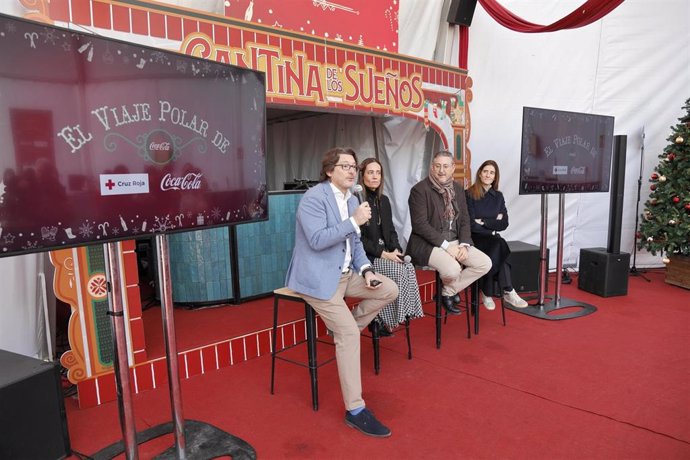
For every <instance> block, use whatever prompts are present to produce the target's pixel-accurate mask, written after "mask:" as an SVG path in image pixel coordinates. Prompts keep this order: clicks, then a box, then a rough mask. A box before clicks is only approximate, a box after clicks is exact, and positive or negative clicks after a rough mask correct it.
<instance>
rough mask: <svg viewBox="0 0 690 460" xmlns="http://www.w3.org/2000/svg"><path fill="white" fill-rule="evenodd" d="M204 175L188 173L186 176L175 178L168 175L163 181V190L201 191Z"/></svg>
mask: <svg viewBox="0 0 690 460" xmlns="http://www.w3.org/2000/svg"><path fill="white" fill-rule="evenodd" d="M202 177H203V173H192V172H190V173H187V174H185V175H184V176H173V175H172V174H170V173H168V174H166V175H165V176H163V179H161V190H199V189H200V188H201V178H202Z"/></svg>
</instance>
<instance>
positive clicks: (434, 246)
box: [406, 150, 491, 315]
mask: <svg viewBox="0 0 690 460" xmlns="http://www.w3.org/2000/svg"><path fill="white" fill-rule="evenodd" d="M454 171H455V161H454V160H453V155H452V154H451V153H450V152H448V151H446V150H441V151H440V152H436V153H435V154H434V156H433V158H432V160H431V168H430V169H429V177H427V178H425V179H422V180H421V181H419V182H418V183H417V184H416V185H415V186H414V187H412V190H410V198H409V200H408V204H409V205H410V219H411V220H412V233H411V235H410V238H409V240H408V244H407V250H406V253H407V254H409V255H410V257H412V261H413V262H414V263H415V264H416V265H425V266H430V267H432V268H433V269H434V270H436V271H437V272H438V273H439V274H440V275H441V281H442V282H443V292H442V293H441V296H442V301H443V306H444V308H445V309H446V311H448V313H450V314H454V315H458V314H460V309H459V308H458V307H457V304H458V303H459V301H460V297H459V296H458V292H460V291H462V290H463V289H465V288H466V287H467V286H469V285H470V284H472V283H473V282H474V281H475V280H477V279H479V278H481V277H482V275H484V274H485V273H486V272H488V271H489V270H490V269H491V259H490V258H489V257H488V256H487V255H486V254H484V253H483V252H482V251H480V250H479V249H477V248H475V247H474V246H473V245H472V236H471V232H470V217H469V213H468V212H467V202H466V201H465V192H464V191H463V189H462V188H461V187H460V185H458V184H457V182H455V181H454V180H453V172H454Z"/></svg>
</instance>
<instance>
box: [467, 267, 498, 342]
mask: <svg viewBox="0 0 690 460" xmlns="http://www.w3.org/2000/svg"><path fill="white" fill-rule="evenodd" d="M480 279H481V278H480ZM477 281H478V280H477ZM477 281H475V282H474V283H472V286H471V287H472V313H474V335H479V283H478V282H477ZM495 285H496V286H497V287H498V280H496V281H495ZM498 290H499V291H500V290H501V289H500V288H499V289H498ZM501 318H502V319H503V325H504V326H505V325H506V306H505V301H504V300H503V296H501Z"/></svg>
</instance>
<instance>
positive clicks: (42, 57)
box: [0, 15, 268, 257]
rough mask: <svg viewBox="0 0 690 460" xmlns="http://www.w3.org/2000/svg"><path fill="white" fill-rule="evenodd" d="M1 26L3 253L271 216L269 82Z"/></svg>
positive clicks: (40, 27)
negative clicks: (267, 145) (267, 122)
mask: <svg viewBox="0 0 690 460" xmlns="http://www.w3.org/2000/svg"><path fill="white" fill-rule="evenodd" d="M0 30H2V31H3V34H0V55H1V56H3V58H2V59H1V60H0V136H2V138H3V139H6V140H7V142H6V143H5V146H4V148H3V149H2V150H0V257H3V256H11V255H17V254H22V253H27V252H35V251H45V250H49V249H57V248H65V247H73V246H79V245H83V244H89V243H94V242H105V241H113V240H122V239H130V238H136V237H138V236H142V235H150V234H152V233H168V232H173V231H185V230H196V229H201V228H207V227H211V226H220V225H231V224H235V223H240V222H249V221H255V220H263V219H266V218H267V216H268V209H267V202H268V200H267V193H266V157H265V145H264V143H265V105H266V89H265V84H264V75H263V74H261V73H259V72H256V71H254V70H250V69H241V68H238V67H235V66H230V65H227V64H223V63H218V62H212V61H205V60H202V59H198V58H194V57H190V56H186V55H181V54H177V53H171V52H166V51H161V50H159V49H155V48H149V47H145V46H141V45H135V44H130V43H124V42H119V41H116V40H110V39H106V38H103V37H98V36H93V35H88V34H83V33H79V32H73V31H70V30H65V29H60V28H56V27H52V26H47V25H44V24H37V23H33V22H30V21H25V20H21V19H17V18H13V17H9V16H4V15H0ZM46 69H50V71H49V72H46Z"/></svg>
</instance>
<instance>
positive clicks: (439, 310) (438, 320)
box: [434, 272, 478, 348]
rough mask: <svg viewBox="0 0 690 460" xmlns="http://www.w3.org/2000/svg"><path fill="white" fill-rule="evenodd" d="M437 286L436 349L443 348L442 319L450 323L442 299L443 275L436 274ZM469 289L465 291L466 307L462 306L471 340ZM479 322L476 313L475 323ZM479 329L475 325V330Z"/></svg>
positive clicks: (435, 315) (435, 313)
mask: <svg viewBox="0 0 690 460" xmlns="http://www.w3.org/2000/svg"><path fill="white" fill-rule="evenodd" d="M435 286H436V294H435V299H436V310H435V312H434V319H435V320H436V348H441V319H444V322H446V321H448V312H446V311H445V309H444V308H443V300H442V299H441V293H442V290H443V282H442V281H441V275H439V273H438V272H436V280H435ZM468 291H469V288H466V289H465V291H464V297H465V305H464V307H463V306H462V304H461V306H460V308H462V309H463V310H465V315H466V317H467V318H466V319H467V338H468V339H469V338H471V337H472V334H471V332H470V331H471V329H470V309H471V306H470V298H469V292H468ZM477 320H478V317H477V316H476V313H475V321H477ZM476 327H477V325H476V323H475V328H476Z"/></svg>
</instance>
